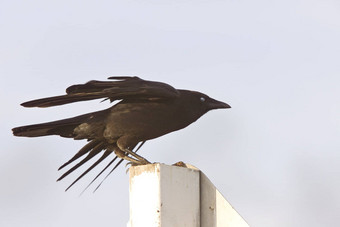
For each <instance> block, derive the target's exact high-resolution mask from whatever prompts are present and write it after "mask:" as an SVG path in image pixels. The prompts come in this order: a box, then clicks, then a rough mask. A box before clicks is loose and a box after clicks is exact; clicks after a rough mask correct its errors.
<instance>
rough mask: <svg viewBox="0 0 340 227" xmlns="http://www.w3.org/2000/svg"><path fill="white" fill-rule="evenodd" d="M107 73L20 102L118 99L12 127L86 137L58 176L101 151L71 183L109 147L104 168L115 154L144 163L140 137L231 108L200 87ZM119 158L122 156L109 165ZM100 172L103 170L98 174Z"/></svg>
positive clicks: (28, 133) (20, 132) (29, 133)
mask: <svg viewBox="0 0 340 227" xmlns="http://www.w3.org/2000/svg"><path fill="white" fill-rule="evenodd" d="M109 79H112V80H113V81H89V82H87V83H85V84H80V85H73V86H71V87H69V88H67V89H66V95H61V96H54V97H49V98H43V99H37V100H33V101H29V102H25V103H23V104H22V106H24V107H50V106H57V105H63V104H68V103H72V102H78V101H86V100H92V99H100V98H104V99H109V100H110V101H111V102H112V101H115V100H119V102H118V103H117V104H115V105H114V106H112V107H110V108H108V109H105V110H102V111H97V112H93V113H88V114H84V115H81V116H77V117H73V118H68V119H64V120H59V121H53V122H48V123H42V124H35V125H28V126H22V127H17V128H13V134H14V135H15V136H25V137H38V136H47V135H59V136H62V137H67V138H74V139H86V140H88V141H89V142H88V143H87V144H86V145H85V146H84V147H83V148H82V149H80V150H79V151H78V152H77V153H76V154H75V156H74V157H72V158H71V159H70V160H69V161H67V162H66V163H65V164H63V165H62V166H61V167H60V168H59V169H62V168H64V167H66V166H67V165H69V164H71V163H73V162H74V161H76V160H78V159H80V158H81V157H83V156H85V157H84V158H83V159H81V161H79V162H78V163H77V164H75V165H74V166H73V167H71V168H70V169H69V170H68V171H66V172H65V173H64V174H63V175H62V176H61V177H60V178H59V179H58V180H61V179H63V178H64V177H66V176H67V175H69V174H70V173H72V172H73V171H74V170H76V169H77V168H79V167H80V166H82V165H83V164H84V163H86V162H87V161H88V160H90V159H92V158H94V157H95V156H96V155H98V154H100V153H102V154H101V156H100V157H99V159H97V161H95V162H94V163H93V164H92V165H91V166H90V167H89V168H88V169H87V170H86V171H85V172H84V173H83V174H81V175H80V176H79V177H78V178H77V179H76V180H75V181H74V182H73V183H72V184H71V185H70V187H71V186H72V185H73V184H74V183H76V182H77V181H78V180H79V179H80V178H82V177H83V176H84V175H85V174H86V173H88V172H89V171H90V170H92V169H93V168H94V167H95V166H96V165H98V164H99V163H100V162H101V161H103V160H104V159H105V158H107V157H108V156H109V155H110V154H111V153H113V152H114V153H115V155H116V157H115V158H114V159H113V161H111V162H110V163H109V164H108V165H107V166H106V167H105V169H104V170H106V169H107V168H108V167H109V166H110V165H112V164H113V162H114V161H115V160H116V159H117V157H118V158H121V159H125V160H128V161H129V162H132V163H133V164H146V163H149V162H148V161H147V160H146V159H145V158H143V157H142V156H140V155H137V153H136V152H134V151H133V149H134V148H135V147H136V146H137V145H138V144H139V143H142V144H144V142H145V141H147V140H150V139H154V138H157V137H160V136H162V135H165V134H167V133H170V132H173V131H176V130H179V129H182V128H184V127H186V126H188V125H189V124H191V123H193V122H194V121H196V120H197V119H198V118H200V117H201V116H202V115H204V114H205V113H206V112H208V111H209V110H212V109H220V108H230V106H229V105H228V104H226V103H223V102H220V101H217V100H215V99H212V98H210V97H208V96H207V95H205V94H202V93H200V92H196V91H189V90H180V89H175V88H173V87H171V86H170V85H168V84H165V83H161V82H154V81H147V80H142V79H140V78H138V77H110V78H109ZM139 148H140V147H139ZM139 148H138V149H139ZM120 163H121V161H119V162H118V164H116V165H115V167H114V169H115V168H116V167H117V166H118V165H119V164H120ZM111 172H112V171H111ZM102 173H103V171H101V172H100V173H99V174H98V175H97V177H98V176H99V175H100V174H102ZM97 177H96V178H97ZM96 178H95V179H96ZM91 183H92V182H91ZM67 189H68V188H67Z"/></svg>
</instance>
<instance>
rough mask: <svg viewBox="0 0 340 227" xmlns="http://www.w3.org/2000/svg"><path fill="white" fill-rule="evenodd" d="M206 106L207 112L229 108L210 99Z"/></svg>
mask: <svg viewBox="0 0 340 227" xmlns="http://www.w3.org/2000/svg"><path fill="white" fill-rule="evenodd" d="M208 106H209V110H213V109H226V108H231V106H229V105H228V104H227V103H225V102H221V101H218V100H215V99H212V98H210V100H209V104H208Z"/></svg>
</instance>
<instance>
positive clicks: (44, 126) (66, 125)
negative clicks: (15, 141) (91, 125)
mask: <svg viewBox="0 0 340 227" xmlns="http://www.w3.org/2000/svg"><path fill="white" fill-rule="evenodd" d="M101 113H104V112H103V111H99V112H96V113H88V114H84V115H80V116H77V117H72V118H67V119H63V120H58V121H52V122H47V123H41V124H34V125H27V126H20V127H16V128H13V129H12V131H13V134H14V135H15V136H25V137H38V136H48V135H60V136H62V137H68V138H72V137H74V136H75V135H74V132H73V130H74V129H75V128H76V127H77V126H78V125H80V124H82V123H84V122H87V121H89V120H90V119H92V118H93V116H94V115H95V116H99V117H100V116H101V115H102V114H101Z"/></svg>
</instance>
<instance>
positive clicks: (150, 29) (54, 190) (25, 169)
mask: <svg viewBox="0 0 340 227" xmlns="http://www.w3.org/2000/svg"><path fill="white" fill-rule="evenodd" d="M0 6H1V7H0V28H1V36H0V40H1V42H0V75H1V79H2V83H1V89H0V101H1V104H2V106H3V108H2V110H1V125H2V127H1V131H0V139H1V142H2V152H0V179H2V185H1V187H0V211H1V212H0V226H14V227H18V226H35V227H39V226H41V227H45V226H49V227H53V226H84V227H85V226H93V225H96V226H103V227H105V226H126V223H127V221H128V218H129V204H128V201H129V198H128V175H127V174H126V173H125V171H126V168H125V167H124V165H122V166H120V167H119V168H118V169H117V171H116V172H114V173H113V174H112V175H111V177H109V178H108V179H107V181H106V182H105V183H104V184H103V185H102V187H101V188H100V189H99V190H98V191H97V192H96V193H94V194H93V193H92V190H93V188H91V189H92V190H88V191H87V192H86V193H84V194H83V195H82V196H80V197H79V194H80V192H81V191H82V190H83V189H84V187H85V186H86V185H87V183H89V181H90V180H91V179H92V178H91V177H93V176H94V175H95V174H96V173H98V170H99V169H96V171H93V174H89V175H90V176H89V177H86V178H85V179H83V180H82V181H81V182H79V184H77V185H76V186H75V187H74V188H71V189H70V191H68V192H64V189H65V188H66V187H67V186H68V185H69V184H70V183H71V182H72V180H73V179H74V177H75V176H76V175H72V176H71V177H69V178H67V179H65V180H63V181H61V182H56V179H57V178H58V177H59V176H60V175H61V173H60V172H58V171H57V169H58V167H59V166H60V165H61V164H63V163H64V162H65V161H67V160H68V159H69V158H71V157H72V156H73V155H74V154H75V152H77V151H78V150H79V149H80V148H81V147H82V146H83V145H84V144H85V141H73V140H71V139H65V138H60V137H57V136H53V137H41V138H19V137H14V136H12V133H11V128H13V127H16V126H20V125H26V124H33V123H40V122H45V121H52V120H58V119H62V118H66V117H72V116H76V115H79V114H83V113H86V112H92V111H97V110H100V109H104V108H107V107H109V106H110V104H109V103H107V102H105V103H100V102H99V100H97V101H91V102H83V103H80V104H70V105H65V106H60V107H53V108H47V109H38V108H33V109H28V108H23V107H21V106H20V103H22V102H24V101H28V100H31V99H35V98H42V97H47V96H53V95H60V94H63V93H64V91H65V88H66V87H68V86H70V85H72V84H76V83H85V82H87V81H89V80H93V79H96V80H105V79H106V78H107V77H109V76H113V75H137V76H139V77H141V78H143V79H147V80H156V81H162V82H165V83H169V84H171V85H172V86H174V87H176V88H185V89H189V90H197V91H201V92H203V93H206V94H207V95H209V96H210V97H213V98H215V99H218V100H221V101H224V102H226V103H228V104H230V105H231V106H232V108H231V109H227V110H225V109H224V110H215V111H212V112H209V113H208V114H206V115H205V116H203V117H202V118H201V119H199V120H198V121H197V122H195V123H194V124H192V125H190V126H189V127H188V128H185V129H184V130H181V131H178V132H174V133H171V134H169V135H166V136H163V137H161V138H158V139H155V140H151V141H148V142H147V143H146V144H145V145H144V146H143V148H142V149H141V151H140V153H141V154H142V155H143V156H145V157H146V158H147V159H149V160H150V161H153V162H162V163H166V164H172V163H175V162H177V161H180V160H182V161H184V162H187V163H190V164H192V165H195V166H196V167H198V168H199V169H201V170H202V171H203V172H204V173H205V174H206V175H207V176H208V177H209V178H210V180H211V181H212V182H213V183H214V184H215V186H216V187H217V188H218V189H219V191H220V192H221V193H222V194H223V195H224V196H225V197H226V198H227V199H228V201H229V202H230V203H231V204H232V205H233V207H234V208H235V209H236V210H237V211H238V212H239V213H240V214H241V215H242V217H244V218H245V220H246V221H247V222H248V223H249V224H250V226H252V227H273V226H275V227H287V226H293V227H295V226H296V227H300V226H310V227H313V226H327V227H332V226H334V227H335V226H338V225H339V223H340V216H339V212H340V195H339V192H340V139H339V138H340V63H339V60H340V42H339V40H340V3H339V1H336V0H308V1H307V0H294V1H293V0H286V1H265V0H259V1H250V0H243V1H242V0H241V1H234V0H228V1H222V0H220V1H217V0H216V1H204V0H198V1H174V0H172V1H147V0H145V1H132V0H124V1H63V0H61V1H60V0H59V1H2V2H1V3H0Z"/></svg>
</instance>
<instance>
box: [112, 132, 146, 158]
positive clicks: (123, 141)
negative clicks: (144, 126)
mask: <svg viewBox="0 0 340 227" xmlns="http://www.w3.org/2000/svg"><path fill="white" fill-rule="evenodd" d="M138 142H139V140H138V139H137V138H135V137H133V136H122V137H120V138H119V139H118V140H117V142H116V143H117V147H118V148H119V149H120V150H121V151H123V152H125V154H128V155H131V156H132V157H134V158H135V159H137V160H138V161H139V162H140V163H142V164H149V163H150V162H149V161H148V160H146V159H145V158H143V157H142V156H140V155H138V154H136V153H135V152H133V151H131V150H130V148H133V147H135V146H136V145H137V144H138ZM130 158H131V157H130Z"/></svg>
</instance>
